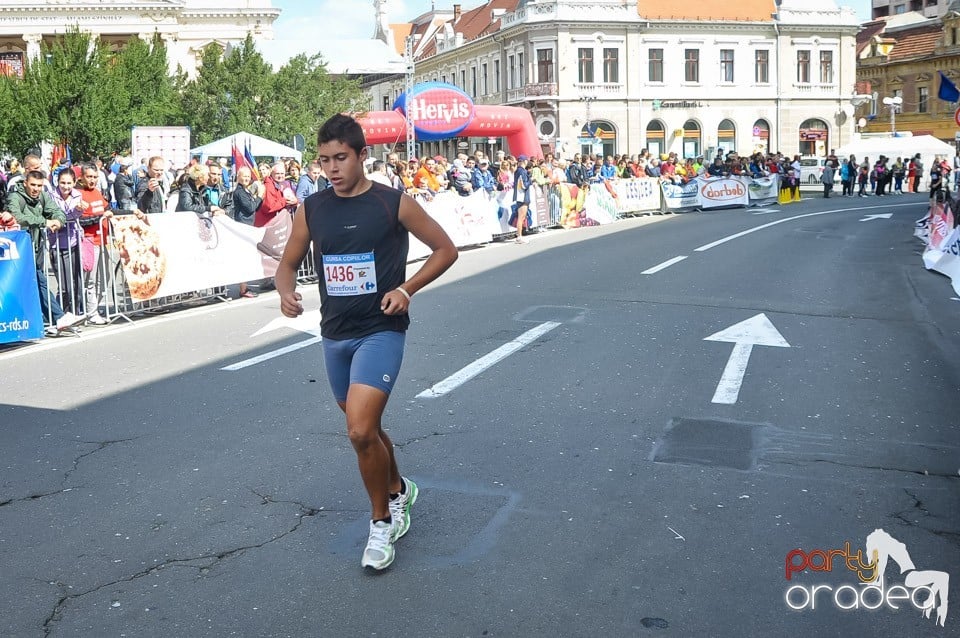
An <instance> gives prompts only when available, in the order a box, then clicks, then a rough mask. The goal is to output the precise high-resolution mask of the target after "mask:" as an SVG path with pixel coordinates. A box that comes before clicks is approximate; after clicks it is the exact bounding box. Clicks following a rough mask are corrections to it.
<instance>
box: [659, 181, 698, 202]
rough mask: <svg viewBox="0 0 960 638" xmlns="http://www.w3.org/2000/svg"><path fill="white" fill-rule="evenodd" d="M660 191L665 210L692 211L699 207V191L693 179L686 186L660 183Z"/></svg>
mask: <svg viewBox="0 0 960 638" xmlns="http://www.w3.org/2000/svg"><path fill="white" fill-rule="evenodd" d="M660 190H661V191H662V192H663V201H664V204H665V205H666V207H667V210H692V209H694V208H696V207H697V206H699V205H700V189H699V188H698V182H697V180H695V179H693V180H690V181H689V182H687V183H686V184H670V183H668V182H661V184H660Z"/></svg>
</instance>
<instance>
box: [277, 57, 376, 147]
mask: <svg viewBox="0 0 960 638" xmlns="http://www.w3.org/2000/svg"><path fill="white" fill-rule="evenodd" d="M270 96H271V103H272V106H271V109H270V131H271V132H273V135H274V139H277V141H280V142H286V143H289V142H290V140H291V139H292V138H293V136H294V135H295V134H297V133H299V134H301V135H303V136H304V139H305V141H306V150H305V152H304V157H311V158H312V157H316V150H317V131H318V130H319V129H320V125H321V124H323V122H324V121H326V120H327V118H329V117H330V116H332V115H335V114H336V113H348V112H349V113H358V114H359V113H366V112H367V110H369V105H370V99H369V97H368V96H367V95H366V94H364V93H363V91H362V89H361V88H360V83H359V81H355V80H345V79H342V78H333V77H331V76H330V74H329V73H327V69H326V65H325V64H324V62H323V59H322V57H321V56H319V55H314V56H310V57H308V56H306V55H304V54H300V55H298V56H296V57H294V58H291V59H290V61H289V62H287V63H286V64H285V65H283V66H282V67H281V68H280V70H279V71H277V73H276V74H275V75H274V76H273V81H272V84H271V89H270Z"/></svg>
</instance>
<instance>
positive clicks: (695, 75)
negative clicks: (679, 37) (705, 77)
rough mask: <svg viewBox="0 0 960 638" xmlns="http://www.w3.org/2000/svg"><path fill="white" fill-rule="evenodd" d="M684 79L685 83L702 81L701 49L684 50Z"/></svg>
mask: <svg viewBox="0 0 960 638" xmlns="http://www.w3.org/2000/svg"><path fill="white" fill-rule="evenodd" d="M683 79H684V81H685V82H699V81H700V49H684V51H683Z"/></svg>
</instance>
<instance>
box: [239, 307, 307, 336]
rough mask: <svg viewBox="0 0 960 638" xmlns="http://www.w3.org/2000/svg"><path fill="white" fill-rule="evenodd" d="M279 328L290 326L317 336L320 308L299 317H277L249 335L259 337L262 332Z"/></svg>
mask: <svg viewBox="0 0 960 638" xmlns="http://www.w3.org/2000/svg"><path fill="white" fill-rule="evenodd" d="M280 328H292V329H293V330H296V331H298V332H306V333H307V334H311V335H314V336H319V334H320V310H319V309H318V310H311V311H309V312H305V313H303V314H302V315H300V316H299V317H294V318H293V319H290V318H289V317H277V318H276V319H274V320H272V321H271V322H270V323H268V324H267V325H265V326H264V327H262V328H260V329H259V330H257V331H256V332H254V333H253V334H252V335H250V337H251V338H252V337H259V336H260V335H262V334H266V333H268V332H271V331H273V330H279V329H280Z"/></svg>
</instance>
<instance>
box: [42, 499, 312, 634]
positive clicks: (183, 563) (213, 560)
mask: <svg viewBox="0 0 960 638" xmlns="http://www.w3.org/2000/svg"><path fill="white" fill-rule="evenodd" d="M250 491H251V492H252V493H253V494H255V495H256V496H258V497H259V498H260V500H261V504H262V505H272V504H290V505H296V506H297V507H298V508H299V512H298V514H297V521H296V523H294V524H293V525H292V526H291V527H290V528H289V529H287V530H285V531H283V532H280V533H279V534H275V535H273V536H271V537H270V538H268V539H266V540H264V541H261V542H259V543H253V544H250V545H241V546H240V547H233V548H230V549H224V550H221V551H218V552H215V553H209V554H201V555H199V556H192V557H189V558H170V559H167V560H164V561H162V562H160V563H158V564H156V565H151V566H150V567H148V568H146V569H143V570H140V571H138V572H135V573H133V574H130V575H128V576H124V577H122V578H117V579H115V580H112V581H110V582H109V583H104V584H102V585H98V586H97V587H93V588H91V589H88V590H86V591H82V592H78V593H71V594H63V595H61V596H60V598H59V599H58V600H57V602H56V604H55V605H54V607H53V610H52V611H51V612H50V613H49V614H48V615H47V617H46V618H45V619H44V621H43V634H44V636H50V635H51V634H52V633H53V631H54V630H55V629H56V624H57V623H58V622H59V621H60V619H61V618H62V617H63V612H64V608H65V607H66V605H67V604H68V603H70V602H71V601H75V600H77V599H80V598H83V597H85V596H89V595H90V594H95V593H97V592H99V591H101V590H103V589H107V588H109V587H113V586H115V585H119V584H121V583H129V582H132V581H135V580H138V579H140V578H143V577H145V576H149V575H151V574H154V573H156V572H158V571H160V570H162V569H166V568H168V567H192V568H195V569H197V570H199V572H200V574H201V575H202V574H205V573H207V572H208V571H209V570H210V569H212V568H213V567H215V566H217V565H218V564H219V563H221V562H223V561H226V560H229V559H231V558H236V557H238V556H242V555H243V554H244V553H246V552H248V551H250V550H254V549H260V548H262V547H265V546H267V545H269V544H271V543H274V542H276V541H279V540H281V539H283V538H286V537H287V536H289V535H290V534H293V533H294V532H296V531H297V530H299V529H300V527H301V526H302V525H303V522H304V520H305V519H307V518H310V517H312V516H316V515H317V514H319V513H321V512H322V511H323V510H322V509H321V508H316V507H311V506H309V505H305V504H303V503H300V502H298V501H286V500H275V499H273V498H272V497H271V496H270V495H268V494H261V493H259V492H257V491H256V490H250ZM196 563H200V564H199V565H198V564H196ZM57 585H58V586H60V588H61V590H66V589H69V588H70V586H69V585H66V584H65V583H57Z"/></svg>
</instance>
